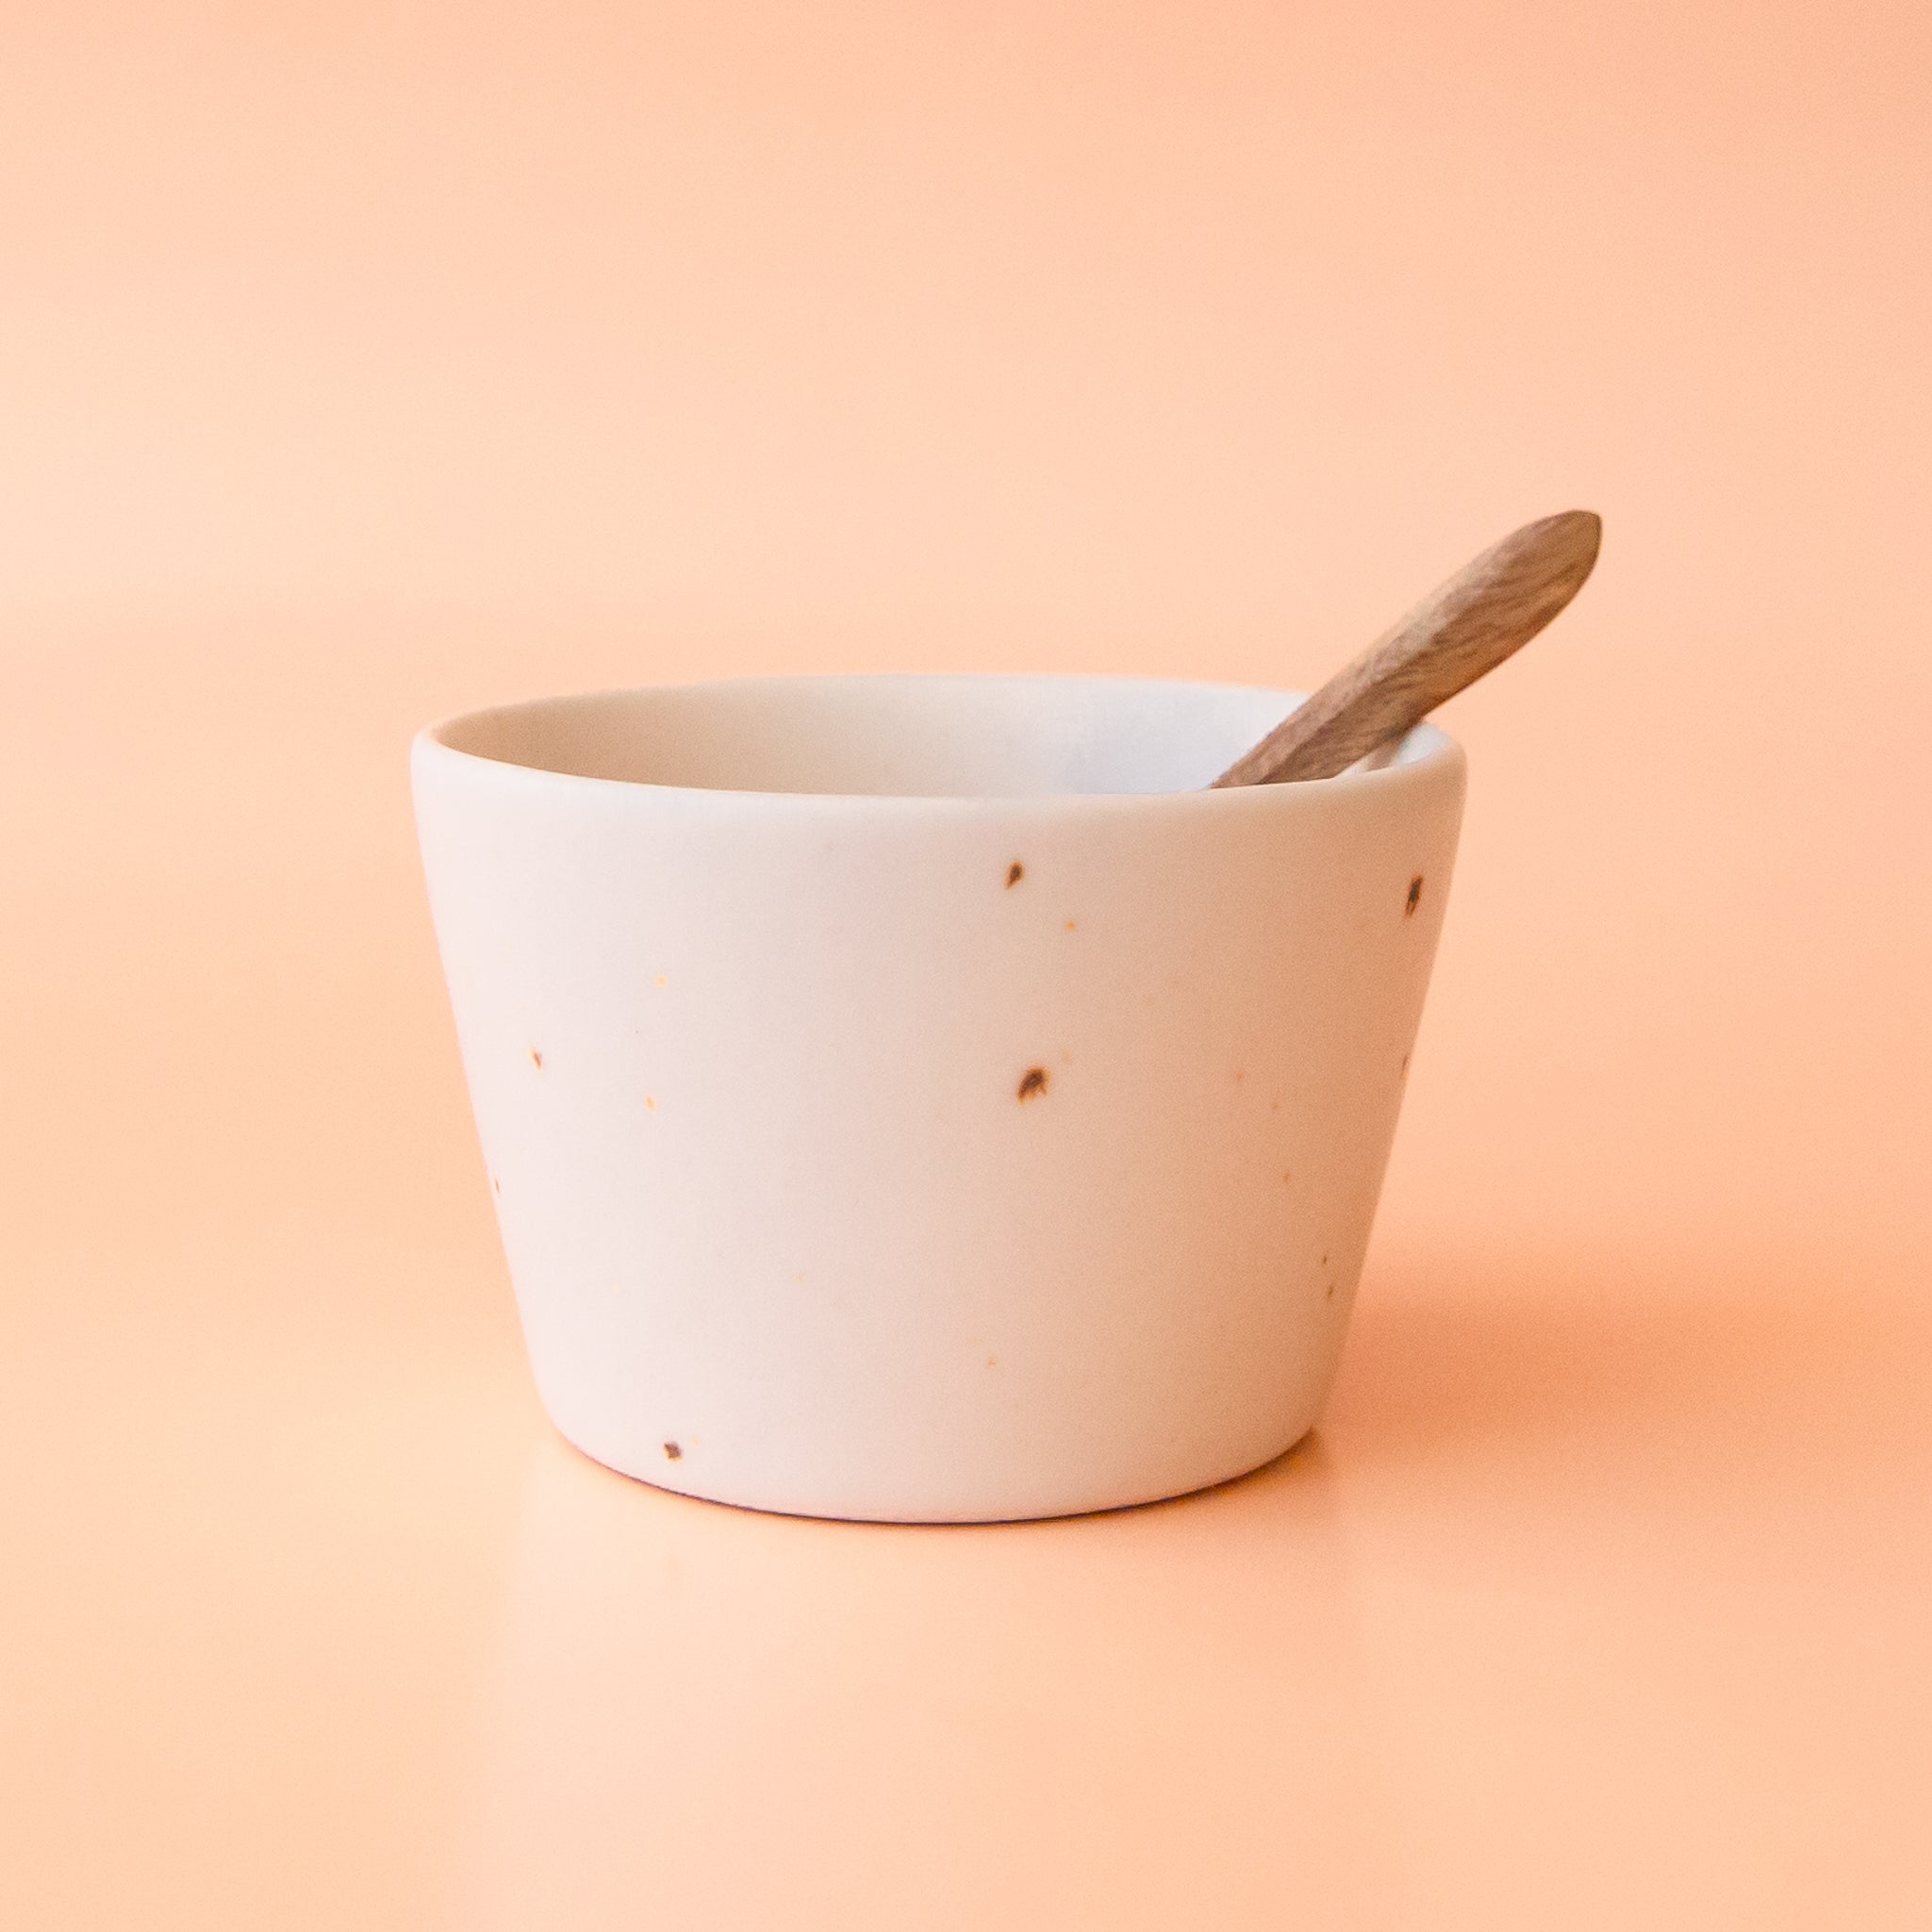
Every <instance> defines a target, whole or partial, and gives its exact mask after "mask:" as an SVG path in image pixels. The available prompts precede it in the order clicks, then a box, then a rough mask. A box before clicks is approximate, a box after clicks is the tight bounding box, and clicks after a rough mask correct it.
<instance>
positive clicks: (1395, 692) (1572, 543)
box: [1210, 510, 1603, 789]
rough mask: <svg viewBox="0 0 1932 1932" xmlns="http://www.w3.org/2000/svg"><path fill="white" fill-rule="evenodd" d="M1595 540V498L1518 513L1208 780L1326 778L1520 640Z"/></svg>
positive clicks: (1567, 595) (1585, 565)
mask: <svg viewBox="0 0 1932 1932" xmlns="http://www.w3.org/2000/svg"><path fill="white" fill-rule="evenodd" d="M1602 540H1603V520H1602V519H1601V518H1600V517H1599V516H1597V514H1596V513H1595V512H1594V511H1593V510H1564V511H1563V512H1562V513H1561V514H1560V515H1559V516H1555V517H1545V518H1544V519H1543V520H1542V521H1541V522H1538V523H1526V524H1525V525H1524V526H1523V528H1522V529H1520V530H1517V531H1514V532H1512V533H1511V535H1510V536H1508V537H1504V538H1503V540H1502V541H1501V542H1500V543H1498V544H1495V545H1494V546H1493V547H1492V548H1490V549H1489V550H1486V551H1484V552H1483V553H1482V554H1481V555H1480V556H1479V557H1478V558H1477V559H1476V560H1475V562H1474V563H1470V564H1466V565H1464V566H1463V568H1462V569H1461V570H1458V571H1457V572H1456V574H1455V575H1454V576H1453V577H1451V578H1450V579H1449V580H1448V582H1447V583H1446V584H1444V585H1442V586H1439V587H1438V588H1437V589H1435V590H1433V591H1431V592H1430V593H1429V595H1428V597H1426V598H1424V599H1423V601H1422V602H1421V603H1418V604H1417V605H1416V606H1415V608H1414V609H1413V610H1412V611H1411V612H1410V613H1409V615H1408V616H1407V617H1406V618H1404V619H1402V621H1401V622H1400V623H1398V624H1397V625H1396V626H1395V629H1394V630H1392V631H1388V632H1385V633H1384V634H1383V635H1382V636H1379V637H1378V638H1377V639H1376V641H1375V642H1374V643H1373V644H1371V645H1370V646H1369V647H1368V649H1367V650H1366V651H1364V652H1362V655H1361V656H1360V657H1358V658H1356V659H1355V661H1354V662H1353V663H1352V664H1348V665H1345V666H1344V667H1343V668H1342V669H1340V670H1339V671H1337V672H1336V673H1335V675H1334V676H1333V677H1331V678H1330V679H1329V681H1328V683H1327V684H1325V685H1323V686H1322V687H1321V689H1320V690H1319V691H1317V692H1316V693H1315V694H1314V696H1313V697H1312V698H1310V699H1308V700H1307V701H1306V702H1303V703H1302V704H1300V705H1298V706H1297V707H1296V709H1295V710H1294V711H1292V712H1291V713H1290V714H1289V715H1288V717H1287V718H1284V719H1283V720H1282V721H1281V722H1280V724H1279V725H1277V726H1276V727H1275V729H1274V730H1273V731H1271V732H1270V733H1269V734H1268V735H1267V736H1266V737H1264V738H1263V740H1262V741H1261V743H1260V744H1258V745H1256V746H1255V747H1254V749H1253V750H1252V751H1247V752H1246V753H1244V754H1243V755H1242V756H1241V757H1240V758H1237V759H1236V760H1235V761H1234V763H1233V764H1232V765H1230V767H1229V768H1228V769H1227V770H1226V771H1224V772H1223V773H1222V774H1221V775H1220V777H1219V778H1217V779H1215V781H1214V786H1220V785H1230V784H1283V783H1284V782H1286V781H1288V780H1291V779H1301V778H1333V777H1334V776H1335V774H1336V773H1337V772H1338V771H1346V770H1347V768H1349V767H1350V766H1351V765H1353V764H1354V763H1355V761H1356V760H1357V759H1358V758H1365V757H1367V755H1368V754H1369V753H1370V752H1371V751H1374V750H1375V749H1376V748H1377V746H1379V745H1385V744H1387V743H1388V742H1389V741H1390V740H1391V739H1392V738H1398V737H1400V736H1401V735H1402V734H1403V733H1404V732H1406V731H1407V730H1409V729H1410V727H1411V726H1412V725H1416V724H1420V723H1421V722H1422V720H1423V719H1424V718H1427V717H1428V714H1429V713H1430V712H1431V711H1433V710H1434V709H1435V708H1436V706H1437V705H1438V704H1441V703H1443V702H1445V700H1447V699H1450V698H1453V697H1454V696H1455V695H1456V693H1457V692H1458V691H1460V690H1461V689H1462V688H1463V687H1464V686H1465V685H1473V684H1474V683H1475V682H1476V681H1477V679H1478V678H1479V677H1481V676H1482V675H1483V673H1484V672H1485V671H1492V670H1494V669H1495V668H1496V666H1497V665H1499V664H1500V663H1502V661H1503V660H1504V658H1506V657H1508V656H1509V655H1510V654H1511V652H1514V651H1517V650H1520V649H1521V648H1522V647H1523V646H1524V645H1525V644H1527V643H1528V641H1529V640H1530V638H1532V637H1533V636H1536V634H1537V632H1539V631H1540V630H1542V629H1543V627H1544V625H1545V624H1546V623H1548V622H1549V620H1550V619H1552V618H1553V617H1555V616H1556V614H1557V613H1558V612H1559V611H1560V610H1561V609H1562V607H1563V606H1564V605H1565V604H1566V603H1569V601H1570V600H1571V598H1573V597H1575V596H1576V594H1577V591H1579V590H1580V589H1582V587H1583V580H1584V579H1585V578H1586V577H1588V576H1589V575H1590V571H1591V567H1592V566H1593V564H1594V563H1595V562H1596V552H1597V547H1598V545H1599V544H1600V543H1601V542H1602ZM1213 788H1214V787H1210V789H1213Z"/></svg>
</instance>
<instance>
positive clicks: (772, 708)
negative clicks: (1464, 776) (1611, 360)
mask: <svg viewBox="0 0 1932 1932" xmlns="http://www.w3.org/2000/svg"><path fill="white" fill-rule="evenodd" d="M1296 702H1297V697H1296V694H1295V693H1292V692H1285V691H1273V690H1266V689H1260V688H1253V687H1246V686H1240V685H1200V684H1182V683H1173V682H1167V681H1164V680H1154V679H1132V678H1083V677H969V676H968V677H927V676H888V677H880V676H869V677H822V678H818V677H804V678H747V679H741V680H735V681H731V682H727V683H719V684H709V685H681V686H664V687H660V688H656V689H647V690H636V691H608V692H599V693H594V694H590V695H586V696H582V697H570V698H547V699H540V700H537V701H536V702H531V703H526V704H514V705H507V706H504V707H502V708H501V709H497V710H493V711H479V712H472V713H471V714H470V715H469V716H467V717H464V718H454V719H452V720H451V721H450V722H448V723H447V724H444V725H441V726H439V727H438V728H437V730H436V731H435V733H434V734H433V736H434V737H435V738H436V739H437V741H438V742H439V743H441V744H443V745H446V746H447V747H448V748H449V749H450V750H452V751H461V752H466V753H468V754H470V755H471V756H473V757H478V758H488V759H493V760H496V761H499V762H501V763H505V764H511V765H520V766H526V767H529V768H534V769H537V770H541V771H554V772H565V773H570V774H572V775H574V776H577V777H583V778H601V779H616V780H620V781H624V782H628V783H632V784H659V785H680V786H688V787H697V788H701V789H705V790H724V791H752V792H809V793H829V794H837V795H858V796H872V797H878V796H893V797H908V798H958V797H970V798H1027V797H1039V796H1046V795H1053V794H1065V793H1069V792H1074V793H1079V792H1087V793H1157V792H1177V791H1193V790H1197V789H1198V788H1199V787H1201V786H1203V785H1205V784H1209V783H1210V782H1211V781H1212V780H1213V779H1214V777H1215V776H1216V775H1217V774H1218V773H1219V772H1221V771H1222V770H1224V769H1225V768H1227V766H1228V765H1229V764H1230V762H1231V761H1232V760H1233V759H1234V758H1235V757H1237V756H1238V755H1239V754H1240V753H1241V752H1242V751H1246V750H1247V747H1248V746H1249V745H1251V744H1252V743H1253V742H1254V741H1255V740H1256V739H1257V738H1259V737H1261V736H1263V735H1264V734H1265V733H1266V732H1268V731H1269V730H1271V729H1272V728H1273V727H1274V726H1275V725H1276V724H1277V723H1279V722H1280V719H1281V718H1284V717H1285V716H1286V715H1287V714H1288V713H1289V712H1290V711H1291V710H1293V709H1294V707H1295V705H1296ZM1446 743H1447V740H1445V738H1444V737H1443V736H1442V735H1441V734H1440V733H1439V732H1435V731H1433V730H1431V729H1429V728H1428V727H1427V726H1424V727H1421V728H1420V729H1418V730H1417V731H1414V732H1412V733H1411V734H1410V735H1409V736H1408V737H1407V738H1406V739H1404V740H1403V742H1402V744H1401V745H1400V746H1399V747H1396V748H1395V749H1394V750H1393V751H1387V752H1383V753H1379V754H1378V755H1377V757H1376V759H1375V760H1374V761H1372V762H1375V763H1378V764H1386V763H1397V764H1409V763H1413V762H1416V761H1418V760H1420V759H1423V758H1425V757H1428V755H1429V754H1430V753H1431V752H1432V751H1435V750H1437V749H1439V748H1441V747H1443V746H1445V745H1446Z"/></svg>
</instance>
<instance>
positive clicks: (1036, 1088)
mask: <svg viewBox="0 0 1932 1932" xmlns="http://www.w3.org/2000/svg"><path fill="white" fill-rule="evenodd" d="M1047 1080H1048V1074H1047V1069H1046V1068H1045V1067H1044V1066H1030V1067H1028V1068H1027V1070H1026V1072H1025V1073H1024V1074H1023V1075H1021V1077H1020V1082H1019V1098H1020V1100H1021V1102H1022V1103H1024V1102H1026V1101H1028V1100H1031V1099H1032V1098H1033V1096H1034V1095H1035V1094H1044V1093H1045V1092H1046V1091H1047Z"/></svg>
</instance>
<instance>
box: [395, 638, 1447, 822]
mask: <svg viewBox="0 0 1932 1932" xmlns="http://www.w3.org/2000/svg"><path fill="white" fill-rule="evenodd" d="M895 684H896V685H944V684H961V685H966V684H970V685H997V684H1005V685H1114V686H1116V687H1120V686H1131V687H1135V688H1138V689H1141V690H1147V691H1159V690H1163V689H1165V690H1171V691H1174V692H1177V693H1178V692H1182V691H1200V692H1216V693H1223V694H1232V693H1239V694H1242V695H1245V696H1249V697H1255V698H1262V697H1266V698H1270V699H1280V701H1282V703H1283V715H1284V716H1285V715H1286V713H1287V711H1289V710H1292V709H1293V707H1294V706H1295V705H1296V704H1298V703H1300V702H1304V701H1305V700H1306V698H1307V697H1308V695H1309V694H1308V693H1307V692H1305V691H1296V690H1292V689H1288V688H1286V687H1282V686H1277V685H1247V684H1237V683H1234V682H1231V681H1229V680H1221V679H1210V678H1183V677H1159V676H1155V677H1148V676H1139V675H1134V674H1131V673H1116V672H1096V671H827V672H816V671H781V672H770V673H763V672H756V673H748V674H744V675H738V676H728V677H719V678H699V679H691V680H685V681H678V682H672V683H666V684H654V685H606V686H602V687H597V688H593V689H588V690H580V691H565V692H552V693H545V694H543V695H541V696H538V697H532V698H521V699H515V700H512V701H510V702H505V703H501V704H486V705H479V706H476V707H474V708H472V709H471V710H467V711H460V712H453V713H451V714H450V715H448V716H447V717H444V718H438V719H437V720H436V721H435V722H433V723H430V724H427V725H424V726H423V727H422V728H421V730H420V731H419V732H417V733H416V735H415V736H414V738H413V739H412V740H411V744H410V762H411V767H412V770H414V771H415V772H416V773H417V774H418V775H421V774H422V773H423V772H425V771H428V770H431V769H435V768H442V769H443V770H445V771H451V772H454V771H457V770H467V771H469V772H470V774H471V776H472V777H481V776H483V775H484V774H488V775H489V776H490V777H491V778H492V779H493V780H495V782H497V783H499V784H504V785H507V786H510V787H512V788H516V789H529V790H534V791H550V792H554V791H557V790H558V789H559V788H561V789H562V790H563V791H566V792H570V793H575V794H577V795H579V796H583V797H586V798H587V797H591V796H599V795H602V796H603V797H605V798H634V799H637V800H652V801H660V802H662V801H682V802H685V803H687V804H689V803H695V802H696V801H705V802H708V803H710V804H712V805H714V806H716V807H718V808H729V809H733V810H735V811H743V810H748V809H750V810H758V809H763V810H785V811H790V812H799V811H812V810H828V811H844V812H851V811H854V810H866V811H869V812H895V813H908V812H912V813H917V812H924V813H929V814H931V813H951V814H957V813H959V812H961V811H966V812H980V813H984V812H988V811H1000V812H1017V813H1022V814H1029V815H1031V814H1032V813H1037V812H1041V811H1049V812H1066V811H1082V812H1089V811H1094V812H1104V811H1138V812H1148V811H1156V810H1160V811H1177V810H1182V811H1193V810H1210V811H1230V810H1282V809H1289V808H1291V806H1290V801H1295V802H1296V803H1298V804H1300V805H1303V806H1306V805H1308V804H1310V803H1312V802H1313V801H1314V800H1316V799H1330V800H1333V799H1336V798H1337V797H1338V796H1339V797H1355V798H1361V799H1362V801H1364V802H1365V801H1367V800H1368V799H1370V798H1373V797H1377V796H1384V795H1387V794H1390V793H1392V792H1401V791H1409V790H1412V789H1415V788H1418V787H1419V788H1423V789H1433V787H1434V786H1435V785H1436V784H1440V783H1443V782H1445V781H1447V782H1449V783H1451V784H1460V783H1461V780H1462V778H1463V774H1464V772H1465V769H1466V766H1467V762H1468V761H1467V756H1466V754H1465V752H1464V751H1463V749H1462V747H1461V744H1460V743H1459V742H1458V741H1457V740H1456V739H1455V738H1453V737H1451V736H1450V735H1449V734H1448V733H1447V732H1445V731H1444V730H1443V728H1442V727H1441V726H1440V725H1438V724H1436V723H1434V722H1432V721H1430V720H1428V719H1425V720H1424V721H1423V722H1422V723H1420V724H1418V725H1416V726H1414V727H1412V730H1411V731H1410V732H1409V733H1408V734H1407V735H1406V736H1405V738H1404V739H1403V740H1402V749H1403V751H1405V752H1406V753H1407V755H1406V756H1404V757H1402V758H1401V759H1400V760H1395V759H1391V760H1389V761H1388V762H1386V763H1384V764H1380V765H1377V766H1373V767H1370V766H1360V765H1358V766H1351V767H1350V768H1348V769H1347V770H1346V771H1343V772H1339V773H1337V774H1336V775H1335V776H1334V777H1332V778H1324V779H1313V780H1305V781H1302V782H1299V783H1296V784H1261V785H1232V786H1229V787H1227V788H1225V789H1221V790H1216V789H1214V788H1212V787H1208V786H1202V787H1198V788H1195V789H1189V790H1183V791H1054V792H891V791H860V792H854V791H786V790H779V789H768V788H754V787H748V786H732V785H694V784H662V783H659V782H657V781H654V780H650V779H637V778H612V777H602V776H597V775H593V774H588V773H584V772H575V771H559V770H556V769H553V768H550V767H547V766H541V765H525V764H520V763H519V762H518V761H516V760H514V759H510V758H501V757H495V756H492V755H491V754H489V753H487V752H484V751H469V750H466V749H463V748H462V747H460V746H457V745H453V744H451V743H450V742H449V735H450V734H453V733H454V732H456V731H458V730H461V729H463V728H465V727H470V726H477V725H484V724H487V722H489V721H491V720H494V719H499V718H511V717H515V716H516V715H517V714H519V713H531V712H539V711H546V710H551V709H555V708H561V707H564V706H570V705H584V706H591V705H595V704H598V703H600V702H611V701H615V700H628V699H636V698H645V697H652V696H655V695H658V694H669V693H676V694H678V695H681V696H683V695H689V696H702V695H703V694H705V693H709V692H723V691H742V690H747V689H751V688H754V687H760V686H762V687H765V688H767V689H776V688H782V687H784V686H807V685H814V686H821V687H822V686H836V685H845V686H855V685H874V686H880V685H895Z"/></svg>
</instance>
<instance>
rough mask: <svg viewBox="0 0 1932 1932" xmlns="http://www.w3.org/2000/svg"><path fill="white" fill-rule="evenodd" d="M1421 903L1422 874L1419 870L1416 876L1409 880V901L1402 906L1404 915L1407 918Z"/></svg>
mask: <svg viewBox="0 0 1932 1932" xmlns="http://www.w3.org/2000/svg"><path fill="white" fill-rule="evenodd" d="M1421 903H1422V874H1421V873H1420V872H1418V873H1417V874H1416V875H1415V877H1414V878H1413V879H1412V880H1411V881H1410V882H1409V903H1408V904H1407V905H1405V906H1404V907H1403V908H1402V916H1403V917H1404V918H1405V919H1406V918H1408V917H1410V916H1412V914H1413V913H1414V911H1415V908H1416V907H1417V906H1419V905H1420V904H1421Z"/></svg>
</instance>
